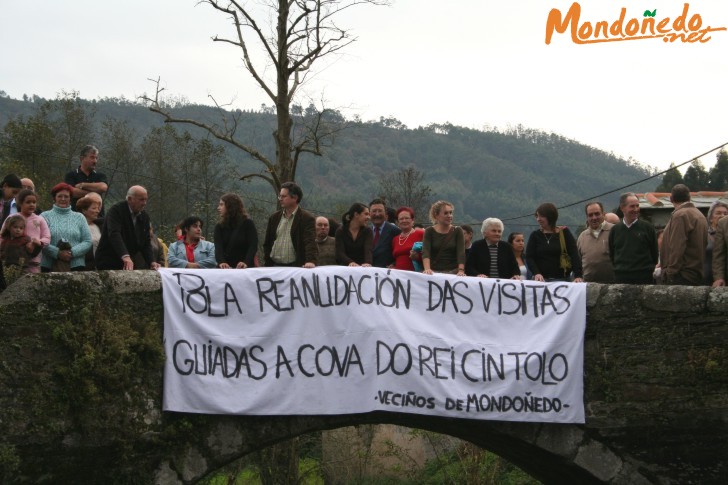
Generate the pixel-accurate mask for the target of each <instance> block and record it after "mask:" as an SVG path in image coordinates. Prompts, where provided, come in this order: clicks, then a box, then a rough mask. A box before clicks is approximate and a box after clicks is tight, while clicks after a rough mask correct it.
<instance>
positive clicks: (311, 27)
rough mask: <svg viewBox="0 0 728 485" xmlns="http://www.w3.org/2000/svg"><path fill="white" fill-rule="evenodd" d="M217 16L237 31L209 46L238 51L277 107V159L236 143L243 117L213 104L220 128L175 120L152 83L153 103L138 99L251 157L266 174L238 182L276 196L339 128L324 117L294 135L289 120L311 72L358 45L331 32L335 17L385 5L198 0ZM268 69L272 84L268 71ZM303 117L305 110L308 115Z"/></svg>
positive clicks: (381, 0)
mask: <svg viewBox="0 0 728 485" xmlns="http://www.w3.org/2000/svg"><path fill="white" fill-rule="evenodd" d="M200 3H206V4H209V5H210V6H212V7H213V8H214V9H216V10H218V11H219V12H221V13H224V14H226V15H228V16H229V17H230V19H231V21H232V24H233V27H234V35H233V36H231V37H220V36H215V37H213V39H212V40H213V41H215V42H222V43H226V44H230V45H232V46H235V47H236V48H238V49H240V52H241V53H242V57H243V63H244V65H245V67H246V69H247V70H248V72H249V73H250V75H251V76H252V77H253V79H255V81H256V82H257V84H258V85H259V86H260V87H261V89H263V91H264V92H265V93H266V94H267V95H268V97H269V98H270V99H271V101H272V102H273V104H274V106H275V114H276V119H277V126H276V129H275V130H274V131H273V138H274V140H275V146H276V156H275V159H273V158H271V157H268V156H266V155H265V154H263V153H261V152H260V151H258V150H257V149H256V148H255V147H253V146H250V145H249V144H247V143H244V142H243V141H241V140H240V139H239V138H238V136H237V135H238V133H237V128H238V121H239V119H240V113H239V112H238V113H228V112H226V111H225V110H224V109H223V106H222V105H220V104H218V103H217V102H216V101H215V99H214V98H212V97H211V98H212V100H213V102H214V103H215V105H216V106H217V107H218V108H219V109H220V114H221V115H222V116H221V121H220V122H219V123H208V122H203V121H200V120H194V119H185V118H178V117H176V116H175V115H174V114H173V113H172V112H171V110H170V109H169V105H167V104H165V102H164V99H163V98H162V92H163V91H164V88H162V87H161V86H160V80H159V79H157V80H156V81H155V83H156V91H155V93H154V96H153V97H150V96H143V97H142V99H144V100H145V101H147V102H148V103H149V108H150V109H151V110H152V111H154V112H156V113H159V114H161V115H162V116H164V118H165V121H166V122H168V123H189V124H192V125H195V126H198V127H201V128H203V129H205V130H207V131H208V132H209V133H210V134H211V135H213V136H215V137H216V138H218V139H220V140H223V141H225V142H227V143H229V144H231V145H233V146H235V147H237V148H238V149H240V150H243V151H244V152H246V153H248V154H250V156H251V157H253V158H254V159H255V160H257V161H259V162H260V163H261V164H262V165H263V167H262V170H261V171H260V172H256V173H248V174H245V175H243V177H242V178H243V179H250V178H255V177H257V178H261V179H263V180H265V181H266V182H268V183H269V184H270V185H271V187H272V188H273V190H274V191H275V192H276V194H277V193H278V191H279V190H280V186H281V184H282V183H284V182H287V181H291V180H295V177H296V168H297V166H298V162H299V159H300V156H301V155H302V154H304V153H310V154H313V155H318V156H320V155H321V154H322V148H323V147H324V146H326V143H327V142H330V140H331V139H332V137H333V136H334V134H335V133H336V132H337V131H338V129H339V128H336V127H335V125H333V123H332V122H331V120H332V118H331V117H330V116H328V115H330V114H331V113H330V110H326V109H323V108H322V109H321V110H319V111H317V113H316V115H315V116H314V114H313V113H308V116H303V117H302V118H304V119H305V120H306V121H307V122H308V123H307V124H306V125H305V128H302V129H301V130H299V131H298V136H296V135H294V116H292V113H291V107H292V103H293V100H294V97H295V95H296V93H297V91H298V89H299V88H300V87H301V85H302V84H303V83H304V81H305V80H306V78H307V76H308V75H310V73H311V72H312V71H311V68H312V66H313V65H314V64H315V63H316V62H317V61H318V60H319V59H321V58H324V57H327V56H330V55H332V54H335V53H337V52H338V51H339V50H341V49H343V48H344V47H346V46H347V45H349V44H350V43H351V42H353V41H354V40H355V39H354V38H353V37H352V36H351V33H350V32H349V31H348V30H345V29H343V28H341V27H339V26H338V25H336V22H335V19H336V17H337V16H338V15H339V14H340V13H341V12H343V11H345V10H347V9H349V8H351V7H354V6H357V5H362V4H372V5H384V4H388V3H389V1H388V0H271V1H270V2H266V3H265V4H263V3H255V4H251V3H246V2H242V1H236V0H225V1H219V0H202V1H201V2H200ZM254 48H259V49H260V50H261V51H262V53H263V57H264V59H265V60H264V61H262V62H261V63H256V62H257V61H254V60H253V58H252V56H251V49H254ZM269 66H273V68H274V69H273V70H272V71H271V72H273V73H274V75H272V76H266V72H267V70H266V68H267V67H269ZM307 111H308V110H307Z"/></svg>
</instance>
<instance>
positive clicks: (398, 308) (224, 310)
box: [160, 266, 586, 423]
mask: <svg viewBox="0 0 728 485" xmlns="http://www.w3.org/2000/svg"><path fill="white" fill-rule="evenodd" d="M160 274H161V276H162V288H163V297H164V346H165V351H166V363H165V368H164V409H165V410H167V411H181V412H190V413H209V414H250V415H294V414H311V415H315V414H352V413H365V412H370V411H391V412H405V413H417V414H429V415H437V416H448V417H455V418H471V419H494V420H505V421H537V422H556V423H583V422H584V406H583V353H584V328H585V324H586V285H585V284H571V283H538V282H535V281H515V280H496V279H481V278H462V277H457V276H451V275H441V274H436V275H432V276H426V275H423V274H420V273H415V272H408V271H398V270H391V271H387V270H385V269H381V268H348V267H342V266H325V267H318V268H315V269H302V268H301V269H298V268H259V269H246V270H220V269H208V270H187V269H161V270H160Z"/></svg>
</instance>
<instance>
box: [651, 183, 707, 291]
mask: <svg viewBox="0 0 728 485" xmlns="http://www.w3.org/2000/svg"><path fill="white" fill-rule="evenodd" d="M670 202H672V204H673V205H674V206H675V210H674V211H673V213H672V215H671V216H670V221H669V222H668V223H667V226H665V232H664V233H663V234H662V248H661V249H660V266H661V267H662V283H663V284H666V285H691V286H697V285H701V284H702V283H703V261H704V259H705V247H706V246H707V244H708V221H707V219H706V218H705V216H703V214H702V213H701V212H700V211H699V210H698V209H697V208H696V207H695V206H694V205H693V203H692V202H690V189H689V188H688V187H687V186H686V185H684V184H677V185H675V186H674V187H673V188H672V193H671V194H670Z"/></svg>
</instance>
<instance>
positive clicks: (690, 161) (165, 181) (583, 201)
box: [0, 133, 728, 227]
mask: <svg viewBox="0 0 728 485" xmlns="http://www.w3.org/2000/svg"><path fill="white" fill-rule="evenodd" d="M0 136H2V137H3V138H6V137H7V135H5V133H0ZM726 145H728V142H725V143H722V144H720V145H718V146H716V147H715V148H711V149H710V150H707V151H705V152H703V153H701V154H700V155H696V156H694V157H692V158H690V159H688V160H687V161H685V162H682V163H680V164H678V165H675V166H671V167H670V168H668V169H667V170H663V171H662V172H657V173H655V174H653V175H650V176H649V177H645V178H643V179H640V180H637V181H636V182H632V183H629V184H627V185H623V186H621V187H617V188H615V189H612V190H609V191H607V192H602V193H601V194H598V195H593V196H590V197H587V198H585V199H581V200H578V201H576V202H571V203H569V204H565V205H562V206H559V207H557V209H566V208H569V207H573V206H575V205H578V204H583V203H585V202H589V201H592V200H597V199H598V198H599V197H603V196H605V195H609V194H613V193H615V192H619V191H622V190H624V189H626V188H628V187H632V186H634V185H638V184H641V183H643V182H646V181H648V180H651V179H653V178H656V177H659V176H661V175H664V174H666V173H667V172H669V171H670V170H673V169H677V168H679V167H682V166H684V165H687V164H689V163H693V162H694V161H695V160H697V159H698V158H700V157H704V156H705V155H708V154H709V153H712V152H714V151H716V150H720V149H722V148H723V147H725V146H726ZM0 146H6V147H11V148H15V149H19V150H23V151H25V152H28V153H34V154H36V155H42V156H46V157H48V158H55V159H58V160H65V159H64V157H61V156H58V155H55V154H51V153H45V152H41V151H38V150H33V149H30V148H27V147H19V146H18V145H15V144H13V143H8V142H7V141H6V140H2V141H0ZM110 170H112V171H113V172H114V173H122V174H125V175H127V176H136V177H139V178H144V179H148V180H153V181H156V182H162V183H169V184H174V185H181V186H184V187H187V188H190V187H192V188H202V187H201V186H197V185H193V184H190V183H186V182H178V181H176V180H169V179H163V178H160V177H154V176H151V175H144V174H139V173H136V172H129V171H125V170H121V169H118V168H110ZM212 188H213V189H217V190H220V191H221V192H223V191H224V189H223V187H219V186H212ZM244 197H245V198H246V199H248V200H251V201H254V202H259V203H263V204H266V205H274V204H275V203H274V202H271V201H270V200H267V199H264V198H261V197H255V196H252V195H250V194H245V195H244ZM315 213H316V214H318V215H323V216H333V217H338V216H339V215H338V214H334V213H333V212H328V211H320V210H319V211H316V212H315ZM526 217H533V213H529V214H524V215H521V216H516V217H508V218H504V219H501V221H503V222H507V221H515V220H518V219H524V218H526ZM480 223H481V222H480V221H478V222H470V223H467V224H469V225H472V226H476V225H478V224H480ZM461 224H462V223H461ZM424 225H428V224H424ZM511 225H514V226H522V227H535V225H534V224H511Z"/></svg>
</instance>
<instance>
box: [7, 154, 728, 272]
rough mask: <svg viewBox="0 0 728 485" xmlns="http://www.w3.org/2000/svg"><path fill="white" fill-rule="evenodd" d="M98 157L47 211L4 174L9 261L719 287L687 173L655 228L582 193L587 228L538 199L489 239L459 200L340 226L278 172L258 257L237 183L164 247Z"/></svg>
mask: <svg viewBox="0 0 728 485" xmlns="http://www.w3.org/2000/svg"><path fill="white" fill-rule="evenodd" d="M98 154H99V151H98V149H97V148H96V147H94V146H93V145H88V146H86V147H84V148H83V150H82V151H81V153H80V165H79V167H78V168H77V169H75V170H73V171H71V172H69V173H68V174H67V176H66V178H65V180H64V182H61V183H59V184H57V185H55V186H54V187H53V188H52V189H51V194H52V196H53V206H52V207H51V208H50V209H49V210H46V211H45V212H42V213H41V212H40V211H39V210H38V208H37V203H38V197H37V194H36V193H35V188H34V186H33V182H32V181H31V180H29V179H20V178H19V177H18V176H16V175H14V174H9V175H7V176H6V177H5V178H4V179H3V180H2V198H1V199H0V214H2V226H1V227H0V259H2V263H3V265H2V266H3V268H5V269H6V270H7V268H10V267H14V268H17V269H18V270H20V271H21V272H25V273H39V272H51V271H82V270H108V269H117V270H133V269H157V268H159V267H161V266H168V267H173V268H221V269H246V268H253V267H257V266H260V265H262V266H289V267H303V268H313V267H315V266H322V265H344V266H351V267H359V266H361V267H371V266H374V267H381V268H391V269H398V270H404V271H419V272H422V273H424V274H428V275H431V274H433V273H449V274H454V275H457V276H473V277H481V278H501V279H532V280H535V281H543V282H549V281H570V282H575V283H579V282H597V283H628V284H654V283H658V284H675V285H706V284H707V285H712V286H724V285H725V284H726V272H727V268H726V264H727V260H728V258H727V256H726V253H727V252H728V237H727V236H728V217H726V216H727V215H728V204H727V203H724V202H722V201H718V202H716V203H714V204H713V206H712V207H711V208H710V211H709V212H708V216H707V218H706V217H704V216H703V215H702V213H701V212H700V211H699V210H698V209H697V208H696V207H695V206H694V205H693V204H692V203H691V201H690V190H689V189H688V187H687V186H685V185H683V184H678V185H676V186H675V187H673V189H672V193H671V197H670V200H671V202H672V203H673V206H674V212H673V213H672V215H671V217H670V220H669V222H668V223H667V225H666V226H665V228H664V229H663V230H661V231H656V230H655V228H654V227H653V226H652V224H650V223H649V222H647V221H645V220H643V219H640V218H639V211H640V209H639V200H638V198H637V196H636V195H635V194H634V193H625V194H622V196H621V197H620V201H619V207H620V211H619V212H621V213H622V218H621V219H620V218H619V217H618V216H617V215H616V214H611V213H610V214H607V213H605V211H604V207H603V205H602V203H601V202H599V201H593V202H589V203H587V204H586V205H585V216H586V226H587V227H586V229H585V230H584V231H582V232H581V233H580V234H578V236H575V235H574V234H572V232H571V231H570V230H569V228H568V227H566V226H561V225H559V224H558V216H559V213H558V209H557V208H556V206H555V205H554V204H552V203H550V202H546V203H543V204H541V205H539V206H538V207H537V208H536V210H535V213H534V215H535V219H536V223H537V224H538V229H536V230H534V231H533V232H531V234H529V235H528V237H527V238H526V235H525V234H523V233H518V232H514V233H511V234H509V235H508V237H507V240H504V238H503V236H504V234H503V231H504V225H503V222H502V221H501V220H500V219H497V218H494V217H489V218H487V219H485V220H484V221H483V223H482V226H481V234H482V236H483V238H482V239H480V240H477V241H475V242H473V232H474V230H473V228H472V227H470V226H469V225H462V226H458V225H455V224H454V214H455V207H454V205H453V204H452V203H450V202H447V201H443V200H440V201H437V202H435V203H434V204H432V207H431V208H430V211H429V214H428V215H429V219H430V221H431V225H430V226H429V227H427V228H424V227H422V226H421V225H417V224H415V220H416V214H415V212H414V210H413V209H412V208H410V207H399V208H397V209H396V210H395V209H394V208H388V207H387V205H386V201H385V200H383V199H374V200H372V201H371V202H370V203H369V204H368V205H366V204H363V203H361V202H357V203H354V204H352V205H351V207H350V208H349V210H348V211H347V212H346V213H345V214H343V216H342V218H341V223H340V224H339V223H338V222H337V221H335V220H334V219H332V218H328V217H324V216H318V217H316V216H314V215H313V214H311V213H310V212H308V211H306V210H305V209H303V208H302V207H301V202H302V200H303V190H302V189H301V187H300V186H298V185H297V184H296V183H294V182H286V183H284V184H282V186H281V189H280V193H279V195H278V201H279V204H280V210H278V211H277V212H275V213H273V214H272V215H271V216H270V217H269V219H268V223H267V227H266V230H265V238H264V241H263V245H262V248H263V251H262V258H260V259H259V258H258V256H257V253H258V232H257V230H256V227H255V224H254V222H253V220H252V219H251V218H250V217H248V215H247V213H246V211H245V206H244V204H243V200H242V199H241V198H240V196H238V195H236V194H232V193H228V194H224V195H222V196H221V197H220V201H219V204H218V209H217V210H218V214H219V218H218V221H217V223H216V225H215V227H214V239H213V241H212V242H210V241H207V240H205V238H204V237H203V236H202V228H203V225H204V221H203V220H202V219H200V218H199V217H196V216H189V217H187V218H185V219H184V220H183V221H182V222H181V223H180V224H179V225H178V236H177V240H176V241H174V242H173V243H172V244H170V245H169V247H167V246H166V245H165V244H164V243H163V241H161V239H158V238H157V237H156V236H155V234H154V232H153V230H152V226H151V222H150V220H149V216H148V215H147V213H146V212H145V210H144V209H145V207H146V204H147V201H148V195H147V191H146V189H145V188H144V187H142V186H139V185H135V186H132V187H130V188H129V189H128V191H127V195H126V199H125V200H123V201H121V202H119V203H117V204H115V205H114V206H113V207H111V208H110V209H109V210H108V212H106V213H105V211H104V205H103V198H102V196H103V195H104V194H105V193H106V191H107V190H108V183H107V179H106V176H104V175H103V174H102V173H99V172H97V171H96V166H97V163H98ZM0 284H4V278H3V281H0Z"/></svg>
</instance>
